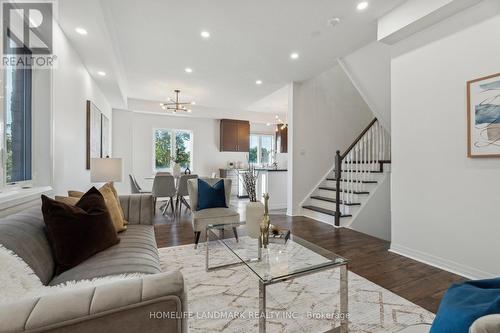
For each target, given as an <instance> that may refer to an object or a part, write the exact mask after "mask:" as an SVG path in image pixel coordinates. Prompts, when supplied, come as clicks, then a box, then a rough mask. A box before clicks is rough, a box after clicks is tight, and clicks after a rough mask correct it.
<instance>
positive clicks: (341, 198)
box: [302, 118, 391, 227]
mask: <svg viewBox="0 0 500 333" xmlns="http://www.w3.org/2000/svg"><path fill="white" fill-rule="evenodd" d="M390 163H391V159H390V137H389V135H388V133H387V132H386V131H385V130H384V129H383V128H382V126H381V125H380V123H379V121H378V120H377V119H376V118H375V119H373V120H372V121H371V122H370V124H369V125H368V126H367V127H366V128H365V129H364V130H363V131H362V132H361V134H360V135H359V136H358V137H357V138H356V140H354V142H353V143H352V144H351V145H350V146H349V148H348V149H347V150H346V151H345V152H344V153H343V154H341V153H340V151H337V152H336V156H335V165H334V166H333V167H332V169H331V170H330V171H329V172H328V174H327V175H326V176H325V178H324V179H322V180H321V182H320V183H319V184H318V186H317V187H316V188H315V189H314V190H313V192H311V194H310V195H309V196H308V198H306V200H305V201H304V202H303V204H302V213H303V215H304V216H307V217H310V218H313V219H315V220H319V221H322V222H325V223H328V224H331V225H333V226H335V227H347V226H349V225H350V224H351V222H352V221H353V220H354V219H355V218H356V215H357V214H358V213H359V212H360V211H361V210H362V209H363V206H364V204H366V202H367V201H368V200H370V198H371V196H372V195H373V193H374V192H375V190H376V189H377V187H378V186H379V184H380V183H382V182H383V181H384V180H385V177H387V172H388V171H390Z"/></svg>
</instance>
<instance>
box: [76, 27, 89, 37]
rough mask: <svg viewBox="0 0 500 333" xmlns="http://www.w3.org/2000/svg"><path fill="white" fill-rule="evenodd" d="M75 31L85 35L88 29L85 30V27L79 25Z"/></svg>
mask: <svg viewBox="0 0 500 333" xmlns="http://www.w3.org/2000/svg"><path fill="white" fill-rule="evenodd" d="M75 31H76V32H77V33H79V34H80V35H84V36H85V35H87V30H85V29H83V28H80V27H78V28H76V29H75Z"/></svg>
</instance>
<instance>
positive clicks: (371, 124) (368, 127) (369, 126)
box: [341, 118, 377, 159]
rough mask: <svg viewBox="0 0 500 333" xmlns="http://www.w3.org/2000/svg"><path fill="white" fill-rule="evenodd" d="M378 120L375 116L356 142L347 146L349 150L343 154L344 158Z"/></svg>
mask: <svg viewBox="0 0 500 333" xmlns="http://www.w3.org/2000/svg"><path fill="white" fill-rule="evenodd" d="M376 122H377V118H374V119H373V120H372V121H371V122H370V124H368V126H366V128H365V129H364V130H363V132H361V134H360V135H358V137H357V138H356V140H354V142H353V143H351V145H350V146H349V148H347V150H346V151H345V152H344V153H343V154H342V155H341V157H342V159H344V158H345V157H346V156H347V154H349V153H350V152H351V150H352V149H353V148H354V147H355V146H356V144H357V143H358V142H359V141H360V140H361V139H362V138H363V136H364V135H365V134H366V132H368V131H369V130H370V128H371V127H372V126H373V124H375V123H376Z"/></svg>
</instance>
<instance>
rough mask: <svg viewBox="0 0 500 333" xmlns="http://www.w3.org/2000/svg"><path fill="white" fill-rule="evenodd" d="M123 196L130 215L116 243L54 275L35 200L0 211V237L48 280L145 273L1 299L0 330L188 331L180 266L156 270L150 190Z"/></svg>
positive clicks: (48, 247)
mask: <svg viewBox="0 0 500 333" xmlns="http://www.w3.org/2000/svg"><path fill="white" fill-rule="evenodd" d="M120 203H121V205H122V207H123V211H124V214H125V219H126V220H127V221H128V222H129V225H128V228H127V230H126V231H124V232H122V233H120V234H119V237H120V239H121V241H120V243H119V244H117V245H115V246H113V247H111V248H109V249H107V250H105V251H102V252H100V253H98V254H96V255H95V256H93V257H91V258H90V259H88V260H86V261H84V262H83V263H81V264H80V265H78V266H76V267H74V268H72V269H70V270H68V271H66V272H63V273H62V274H60V275H58V276H54V271H55V264H54V259H53V257H52V252H51V249H50V244H49V242H48V240H47V237H46V234H45V225H44V222H43V216H42V213H41V209H40V208H39V207H37V208H33V209H30V210H27V211H24V212H21V213H18V214H14V215H11V216H8V217H6V218H3V219H0V244H2V245H3V246H4V247H6V248H7V249H10V250H11V251H13V252H14V253H16V254H17V255H18V256H19V257H21V258H22V259H23V260H24V261H25V262H26V263H27V264H28V265H29V266H30V267H31V268H32V269H33V271H34V273H35V274H36V275H37V276H38V277H39V278H40V280H41V281H42V283H43V284H45V285H57V284H60V283H63V282H67V281H78V280H82V279H92V278H96V277H103V276H110V275H118V274H127V273H143V274H145V276H144V277H143V278H135V279H125V280H123V281H119V282H114V283H109V284H103V285H99V286H97V287H87V288H75V289H73V290H71V289H70V290H66V291H61V292H57V293H54V294H50V295H47V296H42V297H35V298H20V300H19V301H17V302H15V303H12V304H8V305H0V333H7V332H8V333H11V332H54V333H55V332H92V333H100V332H103V333H104V332H106V333H110V332H120V333H128V332H130V333H132V332H141V333H148V332H163V333H164V332H179V333H180V332H187V322H186V320H185V319H183V315H182V314H183V313H185V312H186V311H187V309H186V305H187V300H186V293H185V290H184V281H183V277H182V274H181V273H180V272H178V271H174V272H168V273H161V269H160V260H159V256H158V249H157V245H156V241H155V235H154V229H153V225H152V216H153V199H152V197H151V195H147V194H133V195H128V196H121V197H120Z"/></svg>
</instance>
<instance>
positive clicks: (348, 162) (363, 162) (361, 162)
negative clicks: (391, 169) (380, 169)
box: [343, 160, 391, 164]
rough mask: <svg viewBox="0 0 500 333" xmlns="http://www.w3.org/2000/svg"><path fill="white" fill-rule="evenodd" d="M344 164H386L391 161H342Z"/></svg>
mask: <svg viewBox="0 0 500 333" xmlns="http://www.w3.org/2000/svg"><path fill="white" fill-rule="evenodd" d="M343 163H346V164H369V163H383V164H388V163H391V160H378V161H344V162H343Z"/></svg>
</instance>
